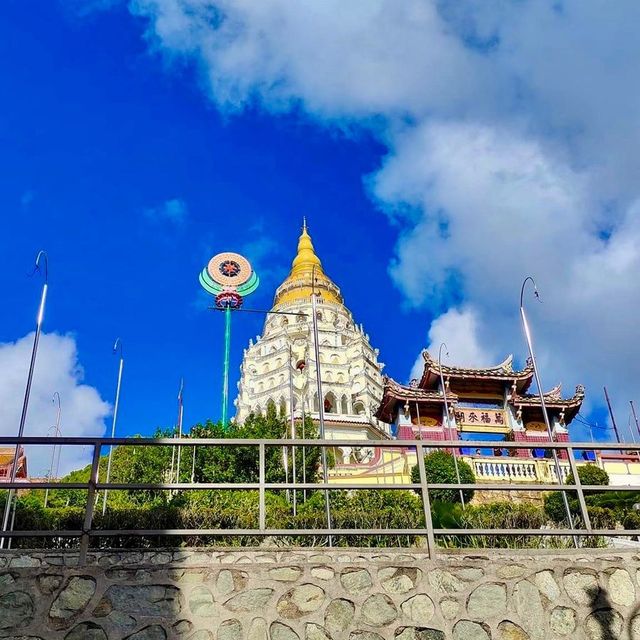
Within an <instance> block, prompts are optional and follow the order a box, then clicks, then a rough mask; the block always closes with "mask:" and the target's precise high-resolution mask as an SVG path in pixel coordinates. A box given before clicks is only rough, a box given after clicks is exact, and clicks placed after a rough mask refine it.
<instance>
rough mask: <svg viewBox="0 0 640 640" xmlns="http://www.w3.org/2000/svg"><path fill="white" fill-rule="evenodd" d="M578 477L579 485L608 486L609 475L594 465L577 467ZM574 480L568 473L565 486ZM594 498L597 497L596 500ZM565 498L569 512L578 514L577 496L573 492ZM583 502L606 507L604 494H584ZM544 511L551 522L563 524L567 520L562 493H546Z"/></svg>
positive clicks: (568, 493)
mask: <svg viewBox="0 0 640 640" xmlns="http://www.w3.org/2000/svg"><path fill="white" fill-rule="evenodd" d="M578 477H579V478H580V483H581V484H587V485H608V484H609V474H608V473H607V472H606V471H605V470H604V469H600V467H597V466H596V465H594V464H586V465H581V466H579V467H578ZM573 483H574V478H573V474H572V473H570V474H569V475H568V476H567V481H566V483H565V484H573ZM596 496H598V497H597V498H596ZM567 498H568V500H569V510H570V511H571V513H572V514H576V515H577V514H579V513H580V507H579V505H578V499H577V494H576V493H575V491H569V492H567ZM585 500H586V502H587V504H593V503H594V501H597V504H598V506H600V507H608V506H609V504H607V499H606V494H603V493H596V492H592V493H588V494H585ZM544 510H545V513H546V514H547V515H548V516H549V518H551V520H553V521H554V522H558V523H559V522H564V521H565V520H566V518H567V513H566V510H565V506H564V500H563V499H562V493H560V492H559V491H555V492H553V493H548V494H547V495H546V496H545V498H544Z"/></svg>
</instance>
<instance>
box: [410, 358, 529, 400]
mask: <svg viewBox="0 0 640 640" xmlns="http://www.w3.org/2000/svg"><path fill="white" fill-rule="evenodd" d="M422 357H423V358H424V361H425V363H424V371H423V373H422V377H421V378H420V382H419V383H418V386H419V387H421V388H423V389H429V388H431V387H433V386H437V385H438V383H439V380H440V366H439V365H438V362H437V361H436V360H434V359H433V358H432V357H431V354H430V353H429V352H428V351H427V350H425V351H423V352H422ZM533 373H534V372H533V364H532V363H531V362H530V361H529V360H527V364H526V366H525V367H524V369H521V370H520V371H514V369H513V355H509V356H507V357H506V358H505V359H504V360H503V361H502V362H501V363H500V364H497V365H495V366H493V367H485V368H473V367H448V366H446V365H444V364H443V365H442V375H443V376H444V377H446V378H449V380H456V379H457V380H474V379H476V380H487V381H496V382H510V383H513V382H516V385H517V389H518V391H519V392H524V391H526V390H527V389H528V388H529V386H530V385H531V382H532V381H533Z"/></svg>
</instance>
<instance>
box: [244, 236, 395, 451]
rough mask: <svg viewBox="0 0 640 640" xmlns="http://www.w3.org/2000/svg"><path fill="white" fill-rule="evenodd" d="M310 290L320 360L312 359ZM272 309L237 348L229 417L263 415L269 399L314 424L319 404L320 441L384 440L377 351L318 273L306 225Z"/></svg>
mask: <svg viewBox="0 0 640 640" xmlns="http://www.w3.org/2000/svg"><path fill="white" fill-rule="evenodd" d="M314 288H315V292H316V304H317V319H318V336H319V339H318V343H319V351H320V357H319V360H320V362H316V361H315V355H314V350H315V348H314V335H313V328H312V317H313V312H312V294H313V291H314ZM271 310H272V312H274V313H272V314H270V315H268V316H267V319H266V321H265V324H264V329H263V332H262V335H260V336H258V337H257V338H256V341H255V342H253V341H250V343H249V346H248V347H247V349H245V350H244V356H243V361H242V367H241V379H240V381H239V383H238V397H237V399H236V401H235V406H236V420H239V421H243V420H245V419H246V418H247V416H248V415H249V414H251V413H260V412H264V411H265V409H266V407H267V404H268V403H269V402H273V403H275V405H276V407H277V408H279V409H281V410H282V411H283V412H284V413H285V414H286V415H287V416H290V415H291V410H293V413H294V416H295V417H296V419H298V418H301V417H302V416H303V414H304V415H309V414H310V415H311V416H312V417H313V419H314V420H316V421H317V420H318V418H319V403H320V402H322V403H323V405H322V406H323V408H324V412H325V433H326V437H327V438H333V439H363V438H366V439H381V438H388V437H390V428H389V425H388V424H386V423H385V422H384V421H382V420H380V419H378V418H377V417H376V415H375V413H376V411H377V410H378V406H379V404H380V399H381V398H382V385H383V381H382V374H381V371H382V368H383V366H384V365H383V364H381V363H380V362H378V350H377V349H373V348H372V347H371V345H370V343H369V336H368V335H367V334H366V333H365V332H364V329H363V328H362V326H361V325H357V324H356V323H355V322H354V319H353V316H352V315H351V312H350V311H349V309H347V307H346V306H345V304H344V300H343V298H342V295H341V293H340V289H339V288H338V287H337V285H336V284H335V283H334V282H333V281H332V280H331V279H330V278H329V277H328V276H327V275H326V274H325V272H324V269H323V268H322V263H321V262H320V259H319V258H318V256H317V255H316V253H315V250H314V247H313V244H312V242H311V237H310V236H309V233H308V231H307V227H306V223H305V224H304V226H303V229H302V234H301V235H300V238H299V240H298V250H297V253H296V256H295V258H294V260H293V263H292V265H291V272H290V273H289V275H288V276H287V278H286V279H285V281H284V282H283V283H282V284H281V285H280V286H279V287H278V289H277V290H276V293H275V298H274V301H273V307H272V309H271ZM317 367H319V368H320V373H321V380H322V385H321V386H322V397H321V398H318V393H317V384H316V368H317ZM290 389H292V391H293V394H291V393H290ZM291 405H293V406H291ZM300 436H301V434H298V437H300ZM342 455H343V459H344V461H345V462H346V463H348V462H349V461H356V462H357V461H359V460H358V458H362V457H363V456H365V457H366V456H370V455H371V452H366V451H365V452H360V451H357V452H353V451H350V450H346V451H342Z"/></svg>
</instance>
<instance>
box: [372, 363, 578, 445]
mask: <svg viewBox="0 0 640 640" xmlns="http://www.w3.org/2000/svg"><path fill="white" fill-rule="evenodd" d="M423 357H424V361H425V363H424V371H423V373H422V377H421V378H420V379H419V380H413V381H412V382H411V384H410V385H408V386H406V385H401V384H398V383H397V382H395V381H394V380H392V379H390V378H385V381H384V395H383V398H382V402H381V404H380V407H379V409H378V412H377V417H378V418H379V419H380V420H383V421H384V422H389V423H394V424H395V425H396V437H397V438H398V439H401V440H404V439H414V438H420V439H423V440H435V441H438V440H440V441H442V440H461V441H464V440H482V441H486V442H487V446H486V447H483V448H482V449H481V450H474V451H471V450H468V449H465V448H464V444H463V442H461V447H460V452H461V453H462V454H463V455H469V456H474V455H477V456H483V457H486V456H507V455H509V450H507V449H501V448H500V444H499V443H500V442H501V441H514V442H523V443H531V445H532V447H531V449H529V450H527V449H521V450H511V451H512V453H511V455H513V456H517V457H520V458H531V457H543V456H544V455H545V451H544V449H543V448H542V447H543V446H544V442H549V435H548V432H547V428H546V425H545V421H544V416H543V413H542V406H541V403H540V398H539V396H538V395H537V394H536V395H534V394H531V393H528V390H529V387H530V386H531V383H532V382H533V377H534V371H533V366H532V364H531V362H530V361H527V363H526V365H525V367H524V368H523V369H521V370H515V369H514V368H513V357H512V356H509V357H508V358H506V359H505V360H504V361H503V362H501V363H500V364H499V365H496V366H495V367H489V368H477V369H471V368H461V367H451V366H445V365H442V370H440V367H439V365H438V362H437V361H435V360H434V359H433V358H432V357H431V355H430V354H429V352H428V351H424V352H423ZM443 385H444V388H443ZM445 398H446V403H447V406H446V407H445ZM544 398H545V405H546V408H547V413H548V415H549V421H550V423H551V427H552V436H553V439H554V441H556V442H567V441H568V440H569V424H570V423H571V421H572V420H573V418H574V417H575V416H576V414H577V413H578V411H579V410H580V406H581V405H582V401H583V399H584V388H583V387H582V386H578V387H577V388H576V391H575V393H574V395H573V396H572V397H570V398H563V397H562V395H561V386H560V385H558V386H556V387H554V388H553V389H551V391H548V392H546V393H545V394H544ZM538 444H539V445H540V448H536V447H535V445H538ZM565 455H566V454H565ZM565 455H563V456H562V457H565Z"/></svg>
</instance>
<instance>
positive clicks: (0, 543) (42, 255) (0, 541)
mask: <svg viewBox="0 0 640 640" xmlns="http://www.w3.org/2000/svg"><path fill="white" fill-rule="evenodd" d="M41 262H44V269H43V268H42V267H41V266H40V263H41ZM36 271H38V272H40V273H41V274H42V276H43V278H44V284H43V285H42V294H41V296H40V307H39V308H38V317H37V319H36V333H35V336H34V338H33V348H32V350H31V362H30V364H29V374H28V375H27V386H26V389H25V392H24V401H23V403H22V414H21V416H20V426H19V427H18V438H22V436H23V435H24V425H25V423H26V420H27V411H28V410H29V397H30V395H31V383H32V382H33V372H34V370H35V366H36V357H37V355H38V343H39V342H40V333H41V332H42V321H43V319H44V310H45V305H46V302H47V291H48V289H49V259H48V257H47V253H46V252H45V251H39V252H38V255H37V256H36V264H35V267H34V270H33V272H32V273H31V275H33V274H34V273H35V272H36ZM19 459H20V442H16V452H15V454H14V456H13V465H12V468H11V476H10V481H11V482H15V481H16V471H17V467H18V460H19ZM13 494H14V491H13V489H9V495H8V496H7V501H6V503H5V505H4V514H3V517H2V530H3V531H6V530H7V525H8V524H9V513H10V511H11V503H12V501H13ZM3 547H4V538H0V549H2V548H3Z"/></svg>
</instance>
